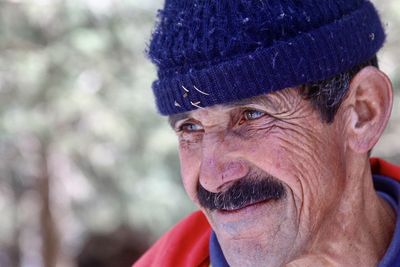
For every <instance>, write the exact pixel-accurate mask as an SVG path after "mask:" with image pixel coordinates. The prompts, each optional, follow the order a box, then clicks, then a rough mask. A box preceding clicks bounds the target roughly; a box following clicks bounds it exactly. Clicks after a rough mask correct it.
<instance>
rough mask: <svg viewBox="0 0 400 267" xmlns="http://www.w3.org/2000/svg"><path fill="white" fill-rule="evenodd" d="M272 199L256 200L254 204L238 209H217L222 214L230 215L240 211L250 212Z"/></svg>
mask: <svg viewBox="0 0 400 267" xmlns="http://www.w3.org/2000/svg"><path fill="white" fill-rule="evenodd" d="M270 201H271V200H270V199H269V200H264V201H260V202H256V203H254V204H251V205H248V206H245V207H243V208H240V209H236V210H217V212H218V213H219V214H221V215H230V214H232V215H233V214H238V213H243V212H249V211H251V210H254V209H257V208H259V207H261V206H263V205H265V204H267V203H268V202H270Z"/></svg>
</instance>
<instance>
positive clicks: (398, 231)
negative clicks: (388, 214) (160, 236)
mask: <svg viewBox="0 0 400 267" xmlns="http://www.w3.org/2000/svg"><path fill="white" fill-rule="evenodd" d="M373 179H374V186H375V190H376V191H377V192H378V194H379V195H380V196H381V197H382V198H383V199H385V200H386V201H387V202H388V203H389V204H390V205H391V206H392V208H393V209H394V210H395V212H396V215H397V219H396V226H395V230H394V234H393V238H392V241H391V242H390V245H389V247H388V249H387V251H386V253H385V255H384V256H383V258H382V260H381V261H380V262H379V264H378V266H379V267H400V216H398V215H399V214H400V183H399V182H397V181H395V180H393V179H391V178H388V177H385V176H381V175H374V176H373ZM383 230H384V229H383ZM210 261H211V265H212V267H229V264H228V263H227V261H226V259H225V257H224V254H223V252H222V250H221V247H220V245H219V243H218V239H217V236H216V235H215V233H214V232H212V233H211V237H210Z"/></svg>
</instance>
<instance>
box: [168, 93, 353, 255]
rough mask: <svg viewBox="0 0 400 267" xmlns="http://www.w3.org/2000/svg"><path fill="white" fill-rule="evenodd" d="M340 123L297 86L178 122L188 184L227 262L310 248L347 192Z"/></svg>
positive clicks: (183, 116) (188, 115)
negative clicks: (314, 105)
mask: <svg viewBox="0 0 400 267" xmlns="http://www.w3.org/2000/svg"><path fill="white" fill-rule="evenodd" d="M340 118H341V117H340V111H339V113H338V114H337V118H336V120H335V122H333V123H332V124H326V123H324V122H322V121H321V118H320V115H319V113H318V111H316V110H314V109H313V108H312V107H311V104H310V103H309V102H308V101H306V100H304V99H303V98H302V97H301V96H300V95H299V94H298V92H297V89H296V88H291V89H285V90H282V91H279V92H277V93H273V94H268V95H264V96H260V97H255V98H252V99H247V100H244V101H241V102H239V103H235V104H232V105H219V106H214V107H210V108H205V109H198V110H195V111H192V112H188V113H186V114H180V115H175V116H172V117H171V122H172V124H173V126H174V128H175V130H176V131H177V134H178V136H179V152H180V161H181V173H182V178H183V184H184V187H185V189H186V191H187V193H188V195H189V197H190V198H191V199H192V200H193V201H194V202H195V203H196V204H197V205H198V206H199V207H200V209H202V211H203V212H204V213H205V215H206V216H207V218H208V220H209V222H210V224H211V226H212V228H213V230H214V231H215V233H216V234H217V237H218V240H219V242H220V243H221V246H222V249H223V251H224V253H225V256H226V257H227V258H228V260H229V258H232V257H234V255H233V254H235V253H246V254H247V255H249V256H250V254H251V255H252V256H251V257H258V256H260V257H261V254H262V255H264V256H265V255H266V254H271V255H279V257H281V259H279V257H275V259H276V260H277V261H279V260H280V261H282V262H284V261H285V259H288V258H290V257H293V256H296V255H298V254H299V253H302V252H304V251H306V250H307V246H309V245H310V244H311V243H312V239H313V238H315V236H314V235H313V233H314V234H315V233H316V232H317V229H318V228H320V227H322V226H323V223H324V217H325V216H329V213H330V211H331V210H332V209H334V208H335V205H338V203H337V202H338V200H340V195H341V192H342V190H343V189H344V178H345V177H344V176H345V172H344V168H345V166H344V164H345V163H344V162H343V160H342V159H343V158H344V157H343V153H344V152H345V145H346V143H345V141H344V140H345V137H344V135H345V133H344V132H345V131H343V129H341V127H340V125H342V123H338V122H337V121H338V120H339V121H340ZM213 193H215V194H213ZM259 254H260V255H259Z"/></svg>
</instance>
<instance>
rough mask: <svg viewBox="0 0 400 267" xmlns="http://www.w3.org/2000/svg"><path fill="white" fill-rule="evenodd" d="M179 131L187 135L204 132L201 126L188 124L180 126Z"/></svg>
mask: <svg viewBox="0 0 400 267" xmlns="http://www.w3.org/2000/svg"><path fill="white" fill-rule="evenodd" d="M179 131H183V132H187V133H193V132H200V131H203V127H202V126H201V125H199V124H195V123H189V122H187V123H184V124H182V125H181V126H179Z"/></svg>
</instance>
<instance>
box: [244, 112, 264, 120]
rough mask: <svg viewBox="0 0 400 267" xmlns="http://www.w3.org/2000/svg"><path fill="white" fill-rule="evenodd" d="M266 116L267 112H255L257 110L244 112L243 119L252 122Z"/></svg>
mask: <svg viewBox="0 0 400 267" xmlns="http://www.w3.org/2000/svg"><path fill="white" fill-rule="evenodd" d="M264 115H265V112H262V111H259V110H255V109H249V110H246V111H245V112H243V117H244V119H245V120H247V121H252V120H256V119H259V118H261V117H262V116H264Z"/></svg>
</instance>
